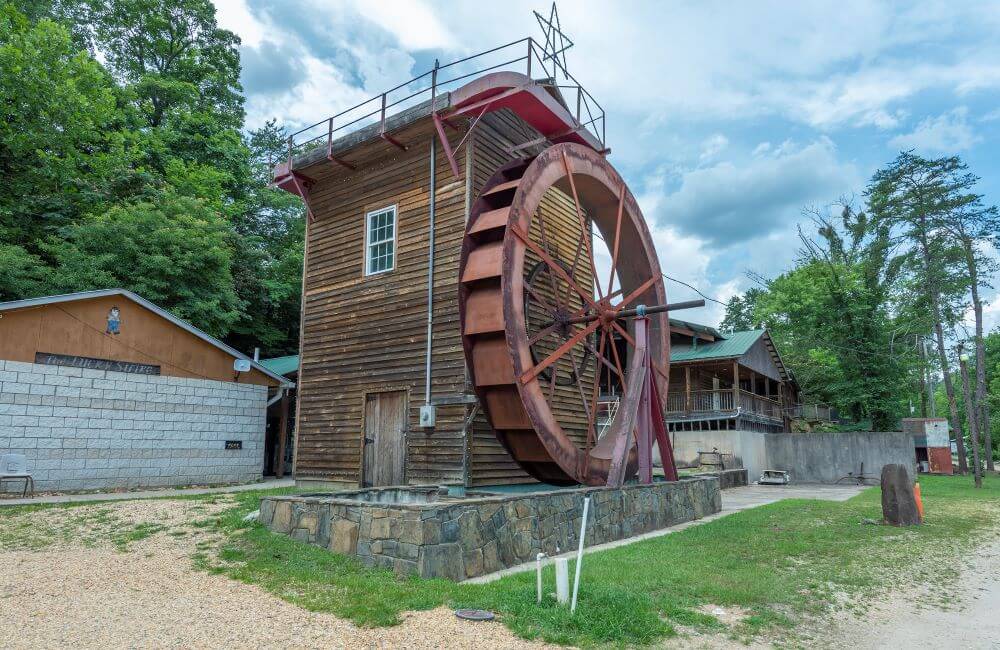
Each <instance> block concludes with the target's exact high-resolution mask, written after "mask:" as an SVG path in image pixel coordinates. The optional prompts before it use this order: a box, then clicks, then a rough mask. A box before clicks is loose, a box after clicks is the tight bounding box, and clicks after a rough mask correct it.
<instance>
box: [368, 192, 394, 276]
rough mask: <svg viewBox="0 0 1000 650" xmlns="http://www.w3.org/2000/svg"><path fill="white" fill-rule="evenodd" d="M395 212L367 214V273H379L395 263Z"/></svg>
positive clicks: (383, 211) (392, 210)
mask: <svg viewBox="0 0 1000 650" xmlns="http://www.w3.org/2000/svg"><path fill="white" fill-rule="evenodd" d="M395 221H396V210H395V209H392V208H390V209H387V210H381V211H379V212H374V213H369V214H368V224H367V225H368V243H367V247H368V251H367V258H368V263H367V272H368V273H369V274H370V273H380V272H382V271H388V270H389V269H391V268H393V263H394V261H395V248H396V242H395V235H396V232H395V231H396V224H395Z"/></svg>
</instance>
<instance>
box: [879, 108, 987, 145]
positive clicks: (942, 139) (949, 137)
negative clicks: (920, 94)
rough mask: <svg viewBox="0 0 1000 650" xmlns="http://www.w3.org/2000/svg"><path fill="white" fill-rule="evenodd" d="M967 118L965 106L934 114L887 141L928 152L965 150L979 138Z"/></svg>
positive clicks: (890, 143) (891, 143)
mask: <svg viewBox="0 0 1000 650" xmlns="http://www.w3.org/2000/svg"><path fill="white" fill-rule="evenodd" d="M967 118H968V110H967V109H966V108H965V107H964V106H961V107H959V108H956V109H955V110H952V111H949V112H947V113H944V114H943V115H939V116H937V117H928V118H926V119H924V120H922V121H921V122H920V124H918V125H917V128H916V129H914V130H913V131H912V132H911V133H907V134H904V135H897V136H896V137H894V138H893V139H892V140H890V141H889V146H891V147H893V148H895V149H916V150H918V151H923V152H929V153H957V152H959V151H964V150H965V149H968V148H970V147H972V146H973V145H974V144H976V143H977V142H979V140H980V138H979V136H977V135H976V133H975V132H974V131H973V130H972V127H971V126H970V125H969V123H968V119H967Z"/></svg>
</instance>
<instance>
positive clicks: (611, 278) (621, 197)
mask: <svg viewBox="0 0 1000 650" xmlns="http://www.w3.org/2000/svg"><path fill="white" fill-rule="evenodd" d="M624 207H625V185H624V184H622V186H621V189H619V190H618V216H617V217H616V221H615V243H614V249H613V250H612V251H611V273H609V274H608V298H610V297H611V288H612V287H613V286H614V284H615V269H617V268H618V249H619V244H620V243H621V235H622V210H623V208H624ZM619 291H620V290H619Z"/></svg>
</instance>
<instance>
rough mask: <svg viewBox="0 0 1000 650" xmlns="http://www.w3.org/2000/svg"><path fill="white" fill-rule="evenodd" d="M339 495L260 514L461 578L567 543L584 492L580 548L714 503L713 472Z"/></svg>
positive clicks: (379, 562) (370, 558)
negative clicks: (471, 493)
mask: <svg viewBox="0 0 1000 650" xmlns="http://www.w3.org/2000/svg"><path fill="white" fill-rule="evenodd" d="M363 492H365V493H373V492H378V489H375V490H365V491H363ZM357 494H358V493H355V495H357ZM344 496H348V497H349V496H351V495H350V493H347V494H345V495H338V494H332V495H300V496H272V497H265V498H264V499H262V500H261V510H260V521H261V523H263V524H264V525H265V526H267V527H268V528H270V529H271V530H273V531H275V532H278V533H285V534H288V535H291V536H292V537H293V538H295V539H298V540H300V541H303V542H307V543H310V544H315V545H317V546H322V547H324V548H328V549H330V550H331V551H333V552H335V553H341V554H344V555H355V556H357V557H358V558H359V559H360V560H361V561H362V562H363V563H364V564H366V565H368V566H378V567H385V568H391V569H393V570H395V571H396V572H397V573H399V574H407V573H417V574H418V575H420V576H423V577H440V578H447V579H450V580H463V579H466V578H472V577H475V576H479V575H484V574H487V573H492V572H494V571H498V570H500V569H503V568H506V567H511V566H515V565H518V564H522V563H525V562H530V561H533V560H534V559H535V556H536V555H537V554H538V553H539V552H540V551H541V552H545V553H548V554H550V555H551V554H555V553H556V552H557V550H558V551H563V552H565V551H568V550H571V549H573V548H576V546H577V544H578V543H579V540H578V535H579V530H580V518H581V517H582V514H583V499H584V497H586V496H590V497H591V504H590V515H589V517H588V525H587V534H586V540H585V543H586V545H587V546H592V545H595V544H603V543H606V542H611V541H615V540H619V539H625V538H628V537H633V536H635V535H639V534H642V533H647V532H650V531H653V530H657V529H660V528H666V527H668V526H672V525H674V524H678V523H681V522H685V521H690V520H692V519H700V518H701V517H704V516H705V515H708V514H711V513H714V512H718V511H719V510H720V509H721V508H722V499H721V495H720V492H719V480H718V479H717V478H715V477H705V478H692V479H683V480H681V481H679V482H677V483H654V484H653V485H648V486H647V485H629V486H626V487H624V488H620V489H617V488H580V489H566V490H554V491H551V492H540V493H533V494H519V495H512V496H511V495H505V496H488V497H481V498H468V497H467V498H464V499H461V500H447V499H443V500H441V501H438V502H432V503H423V504H415V503H397V504H387V503H371V502H368V501H367V499H366V500H362V499H359V498H343V497H344ZM363 496H365V497H368V496H370V494H365V495H363Z"/></svg>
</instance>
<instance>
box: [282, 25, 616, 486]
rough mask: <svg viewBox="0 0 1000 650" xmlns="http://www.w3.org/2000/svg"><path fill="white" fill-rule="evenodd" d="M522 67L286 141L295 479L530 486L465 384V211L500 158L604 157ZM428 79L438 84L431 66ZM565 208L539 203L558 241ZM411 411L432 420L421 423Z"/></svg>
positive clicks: (566, 219) (574, 234) (563, 202)
mask: <svg viewBox="0 0 1000 650" xmlns="http://www.w3.org/2000/svg"><path fill="white" fill-rule="evenodd" d="M520 45H521V46H523V47H525V49H528V50H529V55H528V57H527V59H528V60H529V61H533V62H534V65H535V66H536V68H535V70H539V69H541V63H540V62H539V58H538V53H537V52H535V54H534V56H532V54H531V53H530V52H531V51H532V50H531V48H532V47H537V46H533V45H532V43H531V41H530V39H526V40H524V41H521V42H520ZM525 63H526V62H525V61H522V62H521V63H520V65H521V66H525ZM531 65H532V63H530V62H529V63H527V66H526V68H527V69H526V70H525V72H527V73H528V74H523V73H517V72H493V73H490V74H488V75H485V76H481V77H479V78H476V79H474V80H473V81H472V82H470V83H465V85H462V86H461V87H458V88H456V87H455V85H452V86H451V87H450V88H451V89H450V90H444V89H443V88H445V87H447V84H441V85H439V86H433V87H428V88H427V93H426V95H424V96H421V97H417V99H422V101H419V102H418V103H414V102H410V105H407V107H406V108H405V109H402V110H399V111H398V112H395V113H394V112H393V107H392V104H393V95H392V94H391V93H389V94H386V95H382V96H380V97H377V98H374V100H373V103H371V104H370V106H373V107H374V112H375V116H374V122H373V123H368V124H365V123H364V120H362V121H360V122H351V121H350V120H349V118H351V117H352V115H350V114H348V115H345V116H343V117H340V116H335V117H334V118H331V119H330V120H327V121H324V122H321V123H319V124H318V125H317V128H315V129H314V131H313V132H310V133H306V134H305V136H308V137H309V138H311V140H310V139H307V140H306V141H305V142H301V143H300V140H299V138H294V139H293V140H290V145H289V156H288V159H287V160H285V161H283V162H281V163H279V164H278V165H277V166H276V167H275V169H274V177H275V184H276V185H277V186H279V187H282V188H283V189H286V190H288V191H291V192H294V193H297V194H299V195H300V196H302V197H303V199H304V200H305V202H306V205H307V207H308V213H309V217H308V220H307V231H306V245H305V260H304V272H303V288H302V290H303V307H302V328H301V332H302V336H301V343H300V346H301V347H300V355H299V356H300V366H299V372H298V375H297V376H298V381H297V384H298V405H297V410H296V413H297V426H296V440H295V445H294V449H295V456H294V468H293V472H294V476H295V477H296V479H297V480H298V481H299V482H323V483H331V484H345V485H354V486H356V485H362V486H370V485H394V484H443V483H451V484H466V485H482V484H498V483H517V482H529V481H531V480H532V479H531V478H530V477H528V475H527V474H526V473H525V472H524V471H523V470H522V469H521V468H520V467H518V465H516V464H515V463H514V461H513V460H512V459H511V458H510V457H509V455H508V454H507V452H506V451H505V450H504V449H503V447H501V445H500V444H499V443H498V442H497V440H496V438H495V436H494V434H493V432H492V431H491V430H490V428H489V427H488V426H487V425H486V421H485V419H484V418H483V416H482V414H481V413H480V412H479V409H478V406H477V404H476V398H475V395H474V394H473V391H472V389H471V387H470V385H469V377H468V373H467V372H466V365H465V357H464V354H463V350H462V343H461V336H460V334H461V332H460V331H459V328H460V325H459V315H458V305H459V299H458V287H459V277H458V268H459V258H460V252H461V251H460V249H461V242H462V238H463V236H464V232H465V226H466V221H467V219H468V215H469V210H470V206H471V204H472V202H473V201H474V200H475V198H476V196H477V194H478V193H479V191H480V190H481V188H482V187H483V185H484V183H485V182H486V181H487V180H488V179H489V178H490V176H491V175H492V174H493V173H494V172H495V171H496V170H497V169H498V168H499V167H501V166H502V165H504V164H505V163H508V162H510V161H513V160H517V159H521V158H526V157H530V156H534V155H537V153H539V152H540V151H542V150H543V149H545V148H546V147H548V146H551V145H552V144H554V143H558V142H575V143H578V144H584V145H586V146H589V147H591V148H593V149H595V150H597V151H602V152H603V151H605V148H604V145H603V144H602V142H601V140H600V138H599V137H598V136H597V135H596V134H595V133H594V132H592V131H596V130H597V129H595V127H594V124H593V123H592V124H590V125H589V130H588V126H585V125H584V123H583V120H584V118H583V117H578V115H579V113H578V111H579V110H580V109H579V108H578V107H579V106H580V104H579V102H577V103H576V106H577V108H576V109H575V110H574V109H572V108H571V106H572V105H573V103H574V102H573V101H570V102H567V100H566V98H564V97H563V95H562V93H561V92H560V89H559V88H558V87H556V86H555V85H554V84H552V82H551V80H548V79H536V78H534V76H532V75H531V74H530V71H531ZM522 69H523V68H522ZM434 74H435V77H436V80H437V81H440V80H441V77H443V76H444V74H445V72H444V67H442V68H441V69H440V70H435V73H434ZM438 75H441V76H438ZM411 87H412V85H409V86H406V88H407V89H409V88H411ZM576 92H577V93H586V91H584V90H583V89H582V88H577V90H576ZM584 96H585V97H586V96H587V95H584ZM424 97H426V99H424ZM514 101H516V102H517V107H519V108H520V110H519V111H518V112H514V111H513V110H511V109H510V106H513V103H512V102H514ZM387 106H388V108H387ZM380 107H381V108H380ZM459 107H461V110H459ZM356 108H357V107H356ZM360 110H362V111H364V110H365V109H364V105H362V107H361V109H360ZM345 120H346V124H343V125H342V124H341V122H344V121H345ZM369 122H372V120H369ZM316 133H318V135H315V134H316ZM305 136H302V137H305ZM571 206H572V203H571V202H570V200H569V199H568V198H567V197H565V196H562V197H560V196H558V195H556V196H554V197H552V198H549V197H547V198H546V201H545V202H543V205H542V209H543V210H548V211H551V213H552V216H551V218H550V219H551V222H552V223H554V224H556V226H555V229H556V230H558V231H559V232H558V235H559V236H560V237H563V238H564V239H566V240H567V241H569V242H573V241H577V240H578V239H579V232H580V231H579V226H578V225H577V223H578V222H577V220H576V215H575V213H574V212H573V208H572V207H571ZM567 246H569V244H567ZM429 305H430V307H431V308H430V309H428V306H429ZM422 411H423V413H424V416H425V417H432V418H433V424H432V425H429V422H428V421H427V420H425V421H424V422H421V412H422ZM584 425H585V419H584Z"/></svg>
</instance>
